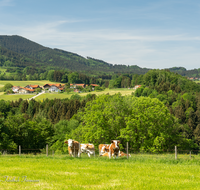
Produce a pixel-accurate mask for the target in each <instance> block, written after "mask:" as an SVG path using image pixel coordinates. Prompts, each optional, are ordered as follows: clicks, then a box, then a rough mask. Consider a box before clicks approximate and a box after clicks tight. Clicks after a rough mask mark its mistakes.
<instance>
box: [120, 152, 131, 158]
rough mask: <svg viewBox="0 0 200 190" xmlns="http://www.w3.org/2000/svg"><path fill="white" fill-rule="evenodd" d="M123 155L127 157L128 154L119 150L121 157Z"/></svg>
mask: <svg viewBox="0 0 200 190" xmlns="http://www.w3.org/2000/svg"><path fill="white" fill-rule="evenodd" d="M123 156H126V157H127V154H125V153H124V152H122V151H119V157H123ZM128 157H131V155H130V154H128Z"/></svg>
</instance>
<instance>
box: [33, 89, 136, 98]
mask: <svg viewBox="0 0 200 190" xmlns="http://www.w3.org/2000/svg"><path fill="white" fill-rule="evenodd" d="M132 92H134V90H133V89H127V88H126V89H123V88H118V89H105V90H104V91H100V92H96V91H93V92H88V93H80V94H78V95H80V96H86V95H87V94H96V95H97V96H98V95H101V94H107V93H109V94H110V95H113V94H116V93H121V94H122V95H123V96H125V95H130V94H131V93H132ZM73 94H76V93H69V94H67V93H61V94H59V93H45V94H42V95H40V96H38V97H37V98H36V99H35V100H43V99H45V98H48V99H54V98H60V99H64V98H70V97H71V96H72V95H73Z"/></svg>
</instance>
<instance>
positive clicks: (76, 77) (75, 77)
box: [68, 72, 79, 84]
mask: <svg viewBox="0 0 200 190" xmlns="http://www.w3.org/2000/svg"><path fill="white" fill-rule="evenodd" d="M68 80H69V82H70V83H72V84H74V83H76V82H77V81H78V80H79V74H78V73H77V72H73V73H71V74H70V75H69V76H68Z"/></svg>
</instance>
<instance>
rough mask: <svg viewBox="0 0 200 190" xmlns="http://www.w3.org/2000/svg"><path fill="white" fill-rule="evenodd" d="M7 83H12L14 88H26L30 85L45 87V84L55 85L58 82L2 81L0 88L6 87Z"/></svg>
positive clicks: (0, 81)
mask: <svg viewBox="0 0 200 190" xmlns="http://www.w3.org/2000/svg"><path fill="white" fill-rule="evenodd" d="M7 83H11V84H12V85H13V86H22V87H24V86H26V85H29V84H38V85H40V86H42V85H44V84H47V83H49V84H55V83H57V82H50V81H48V80H37V81H33V80H31V81H6V80H0V87H1V86H4V85H5V84H7Z"/></svg>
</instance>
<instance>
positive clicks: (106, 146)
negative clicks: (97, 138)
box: [99, 144, 110, 156]
mask: <svg viewBox="0 0 200 190" xmlns="http://www.w3.org/2000/svg"><path fill="white" fill-rule="evenodd" d="M109 146H110V145H109V144H100V145H99V156H102V155H103V154H104V153H105V152H109Z"/></svg>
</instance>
